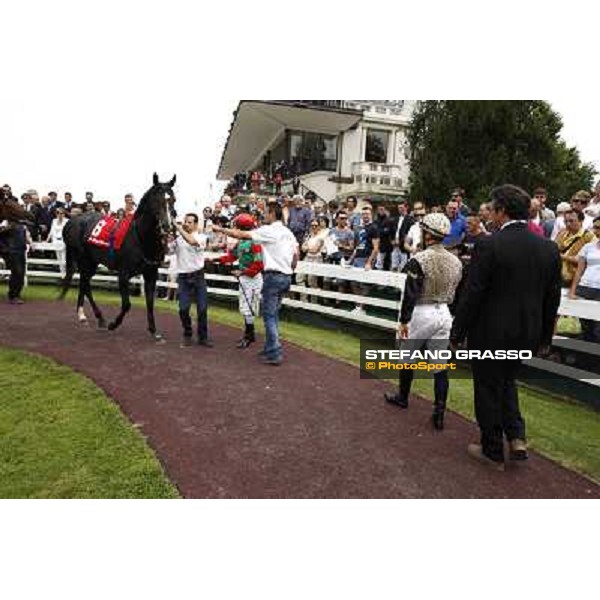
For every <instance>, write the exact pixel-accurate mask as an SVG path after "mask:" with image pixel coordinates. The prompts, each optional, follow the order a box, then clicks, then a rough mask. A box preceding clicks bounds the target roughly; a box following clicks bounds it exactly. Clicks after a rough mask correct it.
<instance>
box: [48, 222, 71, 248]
mask: <svg viewBox="0 0 600 600" xmlns="http://www.w3.org/2000/svg"><path fill="white" fill-rule="evenodd" d="M68 220H69V219H63V220H62V221H61V222H59V220H58V219H52V225H51V226H50V233H49V234H48V241H49V242H60V243H62V241H63V229H64V227H65V225H66V224H67V222H68Z"/></svg>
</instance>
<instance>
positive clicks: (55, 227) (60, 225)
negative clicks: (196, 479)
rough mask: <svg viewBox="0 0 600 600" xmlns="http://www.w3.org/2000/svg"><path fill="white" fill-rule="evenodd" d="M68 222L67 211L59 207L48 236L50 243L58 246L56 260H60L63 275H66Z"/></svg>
mask: <svg viewBox="0 0 600 600" xmlns="http://www.w3.org/2000/svg"><path fill="white" fill-rule="evenodd" d="M68 220H69V219H67V216H66V213H65V209H64V208H63V207H62V206H60V207H58V208H57V209H56V217H55V218H54V219H52V224H51V225H50V233H49V234H48V241H49V242H50V243H51V244H56V246H57V249H56V258H57V259H58V267H59V269H60V274H61V275H64V274H65V272H66V260H65V258H66V250H65V243H64V242H63V229H64V226H65V225H66V224H67V221H68Z"/></svg>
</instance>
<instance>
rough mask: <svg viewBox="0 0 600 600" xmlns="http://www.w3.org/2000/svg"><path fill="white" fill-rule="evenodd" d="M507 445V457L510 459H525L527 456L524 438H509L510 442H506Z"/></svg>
mask: <svg viewBox="0 0 600 600" xmlns="http://www.w3.org/2000/svg"><path fill="white" fill-rule="evenodd" d="M508 446H509V451H508V457H509V458H510V460H527V459H528V458H529V454H528V453H527V443H526V442H525V440H519V439H516V440H510V442H508Z"/></svg>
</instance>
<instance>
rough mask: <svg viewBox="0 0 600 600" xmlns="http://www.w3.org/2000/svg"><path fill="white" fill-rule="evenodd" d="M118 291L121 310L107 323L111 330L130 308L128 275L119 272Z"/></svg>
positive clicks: (120, 321)
mask: <svg viewBox="0 0 600 600" xmlns="http://www.w3.org/2000/svg"><path fill="white" fill-rule="evenodd" d="M119 293H120V294H121V312H119V314H118V315H117V317H116V318H115V320H114V321H111V322H110V323H109V324H108V329H109V330H110V331H113V330H114V329H116V328H117V327H119V325H121V323H122V322H123V319H124V318H125V315H126V314H127V313H128V312H129V310H130V309H131V300H130V299H129V275H122V274H119Z"/></svg>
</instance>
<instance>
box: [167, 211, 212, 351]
mask: <svg viewBox="0 0 600 600" xmlns="http://www.w3.org/2000/svg"><path fill="white" fill-rule="evenodd" d="M176 228H177V232H178V233H179V235H178V236H177V239H175V240H171V241H170V244H169V253H170V254H175V255H176V257H177V287H178V293H179V318H180V319H181V325H182V327H183V342H182V344H181V346H182V348H185V347H189V346H191V345H192V317H191V315H190V308H191V306H192V303H194V304H195V305H196V315H197V318H198V345H199V346H205V347H208V348H211V347H212V345H213V344H212V342H211V341H210V340H209V339H208V293H207V289H206V280H205V279H204V248H205V247H206V236H205V235H204V234H202V233H200V232H199V231H198V215H196V214H195V213H189V214H187V215H185V218H184V222H183V226H182V225H176Z"/></svg>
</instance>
